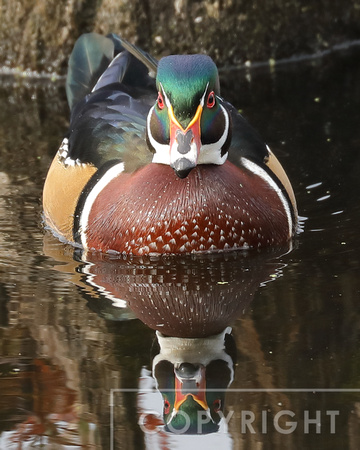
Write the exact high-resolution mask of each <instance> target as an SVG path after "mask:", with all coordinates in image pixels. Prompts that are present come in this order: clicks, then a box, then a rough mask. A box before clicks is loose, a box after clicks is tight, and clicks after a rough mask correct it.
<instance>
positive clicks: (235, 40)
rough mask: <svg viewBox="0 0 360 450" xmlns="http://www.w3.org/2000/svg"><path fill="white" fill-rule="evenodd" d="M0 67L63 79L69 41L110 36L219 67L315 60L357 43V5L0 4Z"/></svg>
mask: <svg viewBox="0 0 360 450" xmlns="http://www.w3.org/2000/svg"><path fill="white" fill-rule="evenodd" d="M0 15H1V20H0V46H1V51H0V66H5V67H11V68H17V69H20V71H24V70H33V71H37V72H45V73H58V74H64V73H65V71H66V62H67V58H68V54H69V52H70V51H71V48H72V46H73V44H74V41H75V40H76V38H77V37H78V36H79V35H80V34H82V33H84V32H88V31H97V32H100V33H105V34H106V33H108V32H116V33H118V34H121V35H122V36H123V37H125V38H126V39H129V40H130V41H131V42H133V43H136V44H139V45H141V46H142V47H143V48H144V49H146V50H148V51H151V52H152V53H153V54H154V55H156V56H161V55H165V54H168V53H186V52H191V53H195V52H205V53H207V54H209V55H210V56H212V57H213V58H214V60H215V61H216V63H217V64H218V65H219V66H222V67H226V66H229V65H230V66H232V65H242V64H244V63H245V62H246V61H251V62H256V61H267V60H273V59H275V60H279V59H283V58H289V57H293V56H299V55H304V54H315V53H318V52H322V51H324V50H328V49H331V48H332V47H334V46H336V45H338V44H341V43H344V42H348V41H353V40H357V39H360V1H356V0H353V1H352V0H316V1H314V0H170V1H168V0H156V1H150V0H131V1H129V0H64V1H59V0H2V1H1V4H0Z"/></svg>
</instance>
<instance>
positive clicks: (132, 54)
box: [66, 33, 157, 110]
mask: <svg viewBox="0 0 360 450" xmlns="http://www.w3.org/2000/svg"><path fill="white" fill-rule="evenodd" d="M156 71H157V60H156V59H155V58H153V57H152V56H151V55H149V54H148V53H146V52H144V51H143V50H141V49H140V48H138V47H136V46H134V45H132V44H130V43H129V42H127V41H126V40H125V39H122V38H120V37H119V36H117V35H115V34H109V35H108V36H106V37H105V36H101V35H100V34H97V33H87V34H83V35H82V36H80V37H79V39H78V40H77V41H76V43H75V46H74V49H73V51H72V53H71V55H70V59H69V65H68V73H67V78H66V94H67V99H68V103H69V106H70V109H71V110H72V109H73V108H74V106H75V105H76V104H77V103H78V102H80V101H81V100H82V99H83V98H84V97H85V96H86V95H88V94H89V93H90V92H92V91H93V90H97V89H100V88H101V87H104V86H106V85H108V84H112V83H124V84H125V85H128V86H133V87H135V86H137V87H145V86H147V85H148V84H151V83H153V78H154V76H155V74H156Z"/></svg>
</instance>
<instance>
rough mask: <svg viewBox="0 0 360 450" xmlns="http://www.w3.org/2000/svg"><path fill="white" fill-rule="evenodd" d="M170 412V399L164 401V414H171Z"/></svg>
mask: <svg viewBox="0 0 360 450" xmlns="http://www.w3.org/2000/svg"><path fill="white" fill-rule="evenodd" d="M169 412H170V402H169V400H165V401H164V414H169Z"/></svg>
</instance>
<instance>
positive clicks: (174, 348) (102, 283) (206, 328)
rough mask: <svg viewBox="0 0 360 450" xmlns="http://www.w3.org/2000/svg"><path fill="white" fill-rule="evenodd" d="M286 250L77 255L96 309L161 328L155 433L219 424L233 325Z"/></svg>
mask: <svg viewBox="0 0 360 450" xmlns="http://www.w3.org/2000/svg"><path fill="white" fill-rule="evenodd" d="M288 250H289V249H288V248H286V249H284V248H281V249H277V250H274V249H272V250H271V251H270V250H268V251H265V252H264V251H262V252H261V253H258V252H248V253H245V252H242V253H239V252H237V253H236V252H234V253H228V254H215V255H205V254H204V255H189V256H186V257H174V258H172V257H159V258H155V257H147V258H134V259H129V258H126V259H123V258H119V257H114V256H111V255H104V254H99V253H94V254H87V255H86V256H84V255H82V254H81V253H78V254H77V256H76V258H77V260H78V261H79V266H78V268H77V275H76V277H77V278H76V283H77V284H78V285H80V286H82V289H83V291H84V292H85V294H86V296H87V299H88V305H89V307H90V308H91V309H92V310H93V311H96V312H97V313H98V314H99V315H100V316H102V317H105V318H106V319H112V320H124V319H129V318H138V319H140V320H141V321H142V322H143V323H145V324H146V325H147V326H148V327H150V328H151V329H153V330H155V331H156V339H155V342H154V345H153V351H152V363H151V366H152V374H151V375H152V379H153V384H152V385H153V386H155V387H156V389H157V390H158V392H160V393H161V396H162V412H161V417H162V420H161V423H157V425H156V428H157V430H158V432H160V433H161V434H163V433H165V434H170V433H172V434H210V433H214V432H217V431H218V430H219V428H220V426H221V421H222V419H224V417H225V394H226V390H227V389H228V388H229V386H230V385H231V383H232V381H233V379H234V370H235V364H236V347H235V342H234V339H233V336H232V334H231V324H232V323H234V321H236V319H237V318H239V317H240V316H241V314H242V313H243V312H244V310H245V309H246V307H247V306H248V305H249V303H250V302H251V301H252V299H253V297H254V294H255V292H256V290H257V288H258V287H259V285H260V284H262V283H266V282H268V281H271V280H274V279H276V278H277V277H278V276H279V275H280V274H281V270H282V264H281V263H280V262H279V259H278V257H279V256H280V255H282V254H284V253H285V252H287V251H288ZM47 253H48V254H49V252H47ZM56 259H58V260H59V256H58V255H57V256H56ZM63 270H65V271H66V270H67V269H66V268H63ZM147 386H149V383H148V384H147ZM140 392H142V393H143V394H144V395H142V397H141V401H139V408H140V411H141V413H146V411H150V410H151V405H150V403H151V402H149V403H147V400H146V399H147V395H146V390H145V391H142V388H141V386H140ZM149 398H150V396H149ZM145 431H146V426H145Z"/></svg>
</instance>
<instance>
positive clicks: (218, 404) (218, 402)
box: [213, 398, 221, 412]
mask: <svg viewBox="0 0 360 450" xmlns="http://www.w3.org/2000/svg"><path fill="white" fill-rule="evenodd" d="M213 405H214V411H215V412H219V411H220V409H221V400H220V399H219V398H218V399H217V400H214V403H213Z"/></svg>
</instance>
